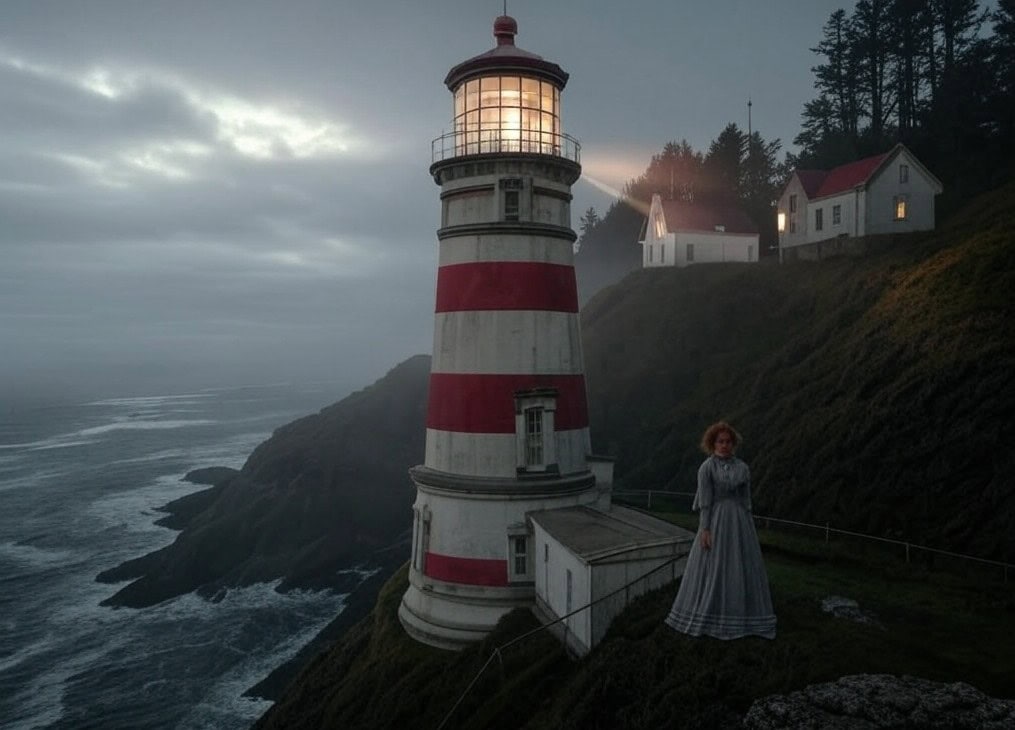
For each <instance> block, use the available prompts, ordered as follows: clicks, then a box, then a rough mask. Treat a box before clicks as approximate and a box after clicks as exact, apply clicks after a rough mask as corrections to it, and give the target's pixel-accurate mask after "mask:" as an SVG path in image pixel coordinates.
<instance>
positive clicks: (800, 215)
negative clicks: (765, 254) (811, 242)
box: [777, 175, 809, 247]
mask: <svg viewBox="0 0 1015 730" xmlns="http://www.w3.org/2000/svg"><path fill="white" fill-rule="evenodd" d="M790 195H796V205H797V208H796V213H790V212H789V196H790ZM777 210H779V211H781V212H783V213H785V214H786V230H785V231H783V233H782V234H781V235H780V240H781V241H782V246H783V247H792V246H799V245H800V244H802V243H807V230H808V223H809V221H808V219H807V194H806V193H805V192H804V187H803V185H801V184H800V180H799V179H798V178H797V176H796V175H794V176H793V178H792V179H791V180H790V182H789V185H787V186H786V189H785V190H784V191H783V194H782V197H781V198H779V204H778V206H777ZM793 218H795V219H796V232H795V233H790V229H791V225H790V220H791V219H793Z"/></svg>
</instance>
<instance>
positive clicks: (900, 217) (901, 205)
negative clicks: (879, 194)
mask: <svg viewBox="0 0 1015 730" xmlns="http://www.w3.org/2000/svg"><path fill="white" fill-rule="evenodd" d="M895 220H897V221H904V220H906V197H905V196H904V195H899V196H898V197H896V198H895Z"/></svg>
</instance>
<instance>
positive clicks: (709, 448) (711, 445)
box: [701, 421, 744, 456]
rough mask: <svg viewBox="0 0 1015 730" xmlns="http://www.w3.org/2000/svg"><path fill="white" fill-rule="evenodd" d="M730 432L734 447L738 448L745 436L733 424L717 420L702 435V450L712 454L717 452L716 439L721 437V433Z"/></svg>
mask: <svg viewBox="0 0 1015 730" xmlns="http://www.w3.org/2000/svg"><path fill="white" fill-rule="evenodd" d="M724 432H725V433H728V434H729V435H730V438H731V439H733V448H734V449H736V448H737V447H738V446H740V442H741V441H743V440H744V439H743V437H742V436H741V435H740V434H739V433H738V432H737V430H736V429H735V428H733V426H731V425H729V424H728V423H727V422H726V421H716V422H715V423H713V424H712V425H711V426H709V427H708V428H706V429H705V433H703V434H702V435H701V450H702V451H704V452H705V453H706V454H708V455H709V456H711V455H712V454H714V453H715V440H716V439H717V438H719V434H721V433H724Z"/></svg>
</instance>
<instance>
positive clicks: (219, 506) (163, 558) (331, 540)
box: [98, 356, 430, 607]
mask: <svg viewBox="0 0 1015 730" xmlns="http://www.w3.org/2000/svg"><path fill="white" fill-rule="evenodd" d="M429 371H430V359H429V358H428V357H425V356H416V357H413V358H411V359H409V360H407V361H405V362H404V363H402V364H401V365H399V366H398V367H396V368H394V369H393V370H392V371H391V372H389V373H388V374H387V375H386V376H384V378H382V379H381V380H379V381H378V382H377V383H375V384H374V385H372V386H370V387H369V388H366V389H364V390H361V391H359V392H357V393H353V394H352V395H350V396H349V397H347V398H345V399H344V400H342V401H340V402H339V403H336V404H335V405H332V406H329V407H328V408H325V409H324V410H322V411H321V412H320V413H317V414H315V415H311V416H307V417H305V418H301V419H299V420H297V421H294V422H293V423H290V424H288V425H286V426H283V427H281V428H279V429H278V430H277V431H275V433H274V434H273V435H272V437H271V438H270V439H268V440H267V441H265V442H264V443H263V444H261V445H260V446H258V447H257V449H255V450H254V452H253V453H252V454H251V456H250V458H249V459H248V460H247V463H246V464H245V465H244V466H243V469H242V471H241V472H239V473H238V474H232V475H229V474H226V473H219V474H217V476H219V477H225V478H224V480H223V481H219V482H218V483H217V484H216V485H215V486H214V487H212V488H211V489H208V490H204V491H202V492H198V493H195V494H192V495H188V496H186V497H184V498H182V499H180V500H176V501H175V502H173V503H171V504H170V505H167V506H166V508H165V509H166V510H167V511H169V512H170V516H169V517H167V518H165V520H164V523H165V524H167V525H168V526H171V527H176V528H177V529H181V528H182V530H183V531H182V532H181V533H180V534H179V535H178V536H177V539H176V541H175V542H173V544H171V545H169V546H167V547H165V548H163V549H161V550H158V551H156V552H153V553H151V554H149V555H146V556H144V557H141V558H137V559H135V560H130V561H127V562H125V563H123V564H122V565H120V566H118V567H116V568H114V569H112V570H108V571H106V572H104V573H102V574H100V575H99V576H98V580H100V581H105V582H116V581H122V580H126V579H135V580H134V581H133V582H132V583H130V584H128V585H127V586H125V587H124V588H122V589H121V590H119V591H118V592H117V593H116V594H115V595H113V596H112V597H111V598H109V599H108V600H107V601H106V602H105V603H107V604H110V605H118V606H131V607H142V606H149V605H152V604H155V603H158V602H160V601H164V600H166V599H169V598H172V597H174V596H177V595H180V594H182V593H187V592H189V591H194V590H197V591H199V592H200V593H201V594H202V595H204V596H207V597H214V596H216V595H217V594H220V592H221V591H223V590H226V589H228V588H229V587H233V586H243V585H249V584H252V583H256V582H263V581H274V580H278V579H279V578H282V579H283V582H282V584H281V585H280V586H279V589H280V590H286V589H288V588H294V587H320V588H325V587H331V588H336V589H339V590H348V589H350V588H351V587H352V585H351V584H350V585H346V584H345V583H344V582H343V581H348V580H352V578H350V577H346V578H344V579H343V578H342V577H341V576H336V574H335V573H336V571H337V570H340V569H342V568H347V567H352V566H354V565H357V564H359V563H362V562H369V561H370V558H371V555H372V554H374V553H375V552H376V551H378V550H381V549H384V548H386V547H388V546H389V545H391V544H392V543H393V542H395V541H396V540H398V538H399V536H400V535H401V534H402V533H404V532H405V531H406V530H407V529H408V528H409V526H410V525H411V519H410V514H411V504H412V498H413V490H412V482H411V480H410V479H409V476H408V474H407V470H408V468H409V467H410V466H412V465H414V464H417V463H420V462H422V460H423V444H424V437H425V423H424V421H425V409H426V393H427V381H428V375H429Z"/></svg>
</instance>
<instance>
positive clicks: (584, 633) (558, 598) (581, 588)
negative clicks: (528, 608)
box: [533, 521, 592, 648]
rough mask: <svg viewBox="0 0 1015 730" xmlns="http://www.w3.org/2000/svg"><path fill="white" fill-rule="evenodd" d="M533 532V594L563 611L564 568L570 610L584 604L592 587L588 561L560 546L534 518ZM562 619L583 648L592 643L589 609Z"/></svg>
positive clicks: (562, 613) (554, 611)
mask: <svg viewBox="0 0 1015 730" xmlns="http://www.w3.org/2000/svg"><path fill="white" fill-rule="evenodd" d="M533 536H534V538H535V539H534V542H535V546H536V556H535V557H536V561H535V565H536V596H537V597H538V598H540V599H542V601H543V602H544V603H545V604H546V605H547V607H549V609H550V610H551V611H552V612H553V613H554V615H556V616H564V615H565V614H567V613H568V611H567V571H568V570H570V571H571V610H572V611H574V610H575V609H577V608H580V607H582V606H585V605H587V604H588V603H589V602H590V600H591V591H592V586H591V581H590V579H589V566H588V563H585V562H583V561H582V560H581V558H579V557H578V556H576V555H575V554H574V553H572V552H571V551H570V550H568V549H567V548H566V547H564V546H563V545H562V544H561V543H560V542H559V541H558V540H557V539H556V538H554V537H553V536H552V535H550V534H549V533H548V532H546V530H544V529H543V528H542V526H541V525H539V523H538V522H536V521H533ZM547 547H549V553H548V555H549V559H547ZM564 623H565V625H566V626H567V628H568V630H569V631H571V632H573V633H574V634H575V636H576V637H577V638H578V640H579V641H580V642H581V643H582V644H583V645H584V646H585V647H586V648H588V647H590V646H591V645H592V644H591V641H590V639H591V628H592V619H591V612H590V611H588V610H585V611H582V612H581V613H578V614H577V615H575V616H572V617H571V618H569V619H565V621H564Z"/></svg>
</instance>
